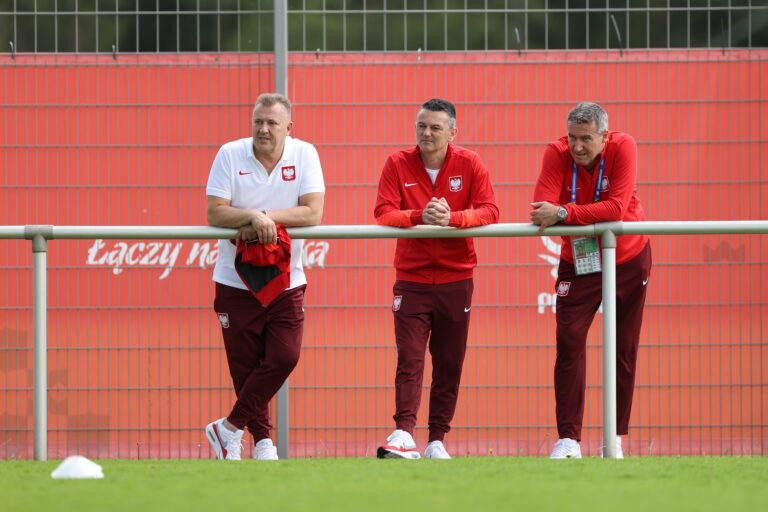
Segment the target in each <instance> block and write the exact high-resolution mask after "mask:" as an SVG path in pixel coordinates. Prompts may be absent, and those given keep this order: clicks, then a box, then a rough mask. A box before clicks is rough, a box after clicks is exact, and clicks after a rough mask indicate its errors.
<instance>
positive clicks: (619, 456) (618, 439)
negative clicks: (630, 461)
mask: <svg viewBox="0 0 768 512" xmlns="http://www.w3.org/2000/svg"><path fill="white" fill-rule="evenodd" d="M603 448H605V446H601V447H600V457H603ZM616 458H617V459H623V458H624V450H622V449H621V436H616Z"/></svg>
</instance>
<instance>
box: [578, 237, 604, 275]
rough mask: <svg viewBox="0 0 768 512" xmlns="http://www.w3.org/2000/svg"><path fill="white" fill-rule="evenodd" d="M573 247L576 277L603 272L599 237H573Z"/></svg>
mask: <svg viewBox="0 0 768 512" xmlns="http://www.w3.org/2000/svg"><path fill="white" fill-rule="evenodd" d="M571 247H572V248H573V263H574V266H575V267H576V275H579V276H581V275H584V274H594V273H595V272H600V271H601V270H602V266H601V265H600V247H599V246H598V244H597V237H594V236H582V237H573V238H571Z"/></svg>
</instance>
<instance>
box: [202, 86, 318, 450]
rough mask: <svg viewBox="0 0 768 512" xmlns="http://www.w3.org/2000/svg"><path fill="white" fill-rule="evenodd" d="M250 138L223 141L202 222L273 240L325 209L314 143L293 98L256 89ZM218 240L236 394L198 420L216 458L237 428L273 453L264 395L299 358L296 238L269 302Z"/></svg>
mask: <svg viewBox="0 0 768 512" xmlns="http://www.w3.org/2000/svg"><path fill="white" fill-rule="evenodd" d="M252 122H253V137H248V138H246V139H240V140H236V141H232V142H229V143H227V144H225V145H224V146H222V147H221V149H220V150H219V153H218V154H217V155H216V159H215V160H214V162H213V166H212V167H211V173H210V175H209V177H208V186H207V188H206V194H207V207H206V214H207V217H208V224H209V225H211V226H218V227H226V228H238V232H237V238H236V239H235V241H234V242H235V243H240V244H243V243H245V242H246V241H253V242H252V243H256V242H258V243H262V244H275V243H278V227H277V225H281V226H314V225H317V224H320V220H321V218H322V214H323V202H324V197H325V185H324V183H323V173H322V169H321V167H320V158H319V157H318V155H317V150H315V147H314V146H313V145H312V144H309V143H307V142H303V141H301V140H299V139H294V138H292V137H290V136H289V135H290V133H291V129H292V127H293V123H292V121H291V104H290V102H289V101H288V99H287V98H286V97H285V96H282V95H280V94H262V95H261V96H259V98H258V99H257V100H256V106H255V108H254V109H253V117H252ZM235 243H233V241H230V240H219V256H218V260H217V261H216V267H215V269H214V271H213V280H214V281H215V282H216V298H215V300H214V309H215V311H216V314H217V317H218V319H219V322H220V323H221V330H222V333H223V335H224V348H225V350H226V353H227V362H228V364H229V370H230V374H231V376H232V382H233V385H234V388H235V393H236V395H237V400H236V402H235V404H234V406H233V407H232V410H231V412H230V413H229V415H228V416H227V417H225V418H221V419H219V420H216V421H214V422H212V423H210V424H209V425H207V426H206V428H205V433H206V436H207V438H208V440H209V441H210V443H211V446H212V447H213V449H214V451H215V452H216V456H217V458H219V459H229V460H238V459H240V451H241V447H242V444H241V443H242V436H243V430H244V429H245V428H248V430H249V431H250V432H251V434H252V435H253V438H254V442H255V445H254V450H253V457H254V458H255V459H260V460H276V459H277V450H276V448H275V446H274V444H273V443H272V440H271V438H270V434H269V432H270V430H271V428H272V426H271V425H270V422H269V409H268V405H269V401H270V400H271V399H272V397H273V396H274V395H275V394H276V393H277V391H278V390H279V389H280V387H281V386H282V385H283V383H284V382H285V380H286V379H287V378H288V376H289V375H290V373H291V371H293V369H294V367H295V366H296V363H297V362H298V360H299V351H300V348H301V337H302V332H303V327H304V310H303V305H304V290H305V288H306V285H307V280H306V277H305V276H304V270H303V268H302V262H301V253H302V246H303V240H293V241H291V255H290V285H289V286H288V287H287V288H286V289H285V290H283V291H282V292H281V293H280V294H279V295H277V297H276V298H274V299H273V300H271V301H270V302H269V303H268V304H262V302H260V301H259V300H258V299H257V298H256V296H255V295H254V294H253V293H251V291H249V287H248V286H246V284H245V283H244V282H243V280H242V279H241V278H240V275H239V274H238V272H237V271H236V269H235V255H236V252H237V248H236V245H235ZM286 259H287V258H286Z"/></svg>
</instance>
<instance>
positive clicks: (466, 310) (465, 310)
mask: <svg viewBox="0 0 768 512" xmlns="http://www.w3.org/2000/svg"><path fill="white" fill-rule="evenodd" d="M470 309H472V306H469V307H468V308H464V312H465V313H469V310H470Z"/></svg>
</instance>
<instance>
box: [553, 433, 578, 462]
mask: <svg viewBox="0 0 768 512" xmlns="http://www.w3.org/2000/svg"><path fill="white" fill-rule="evenodd" d="M549 458H550V459H580V458H581V446H580V445H579V442H578V441H576V440H575V439H570V438H568V437H564V438H562V439H558V440H557V442H556V443H555V449H554V450H552V453H551V454H550V455H549Z"/></svg>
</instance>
